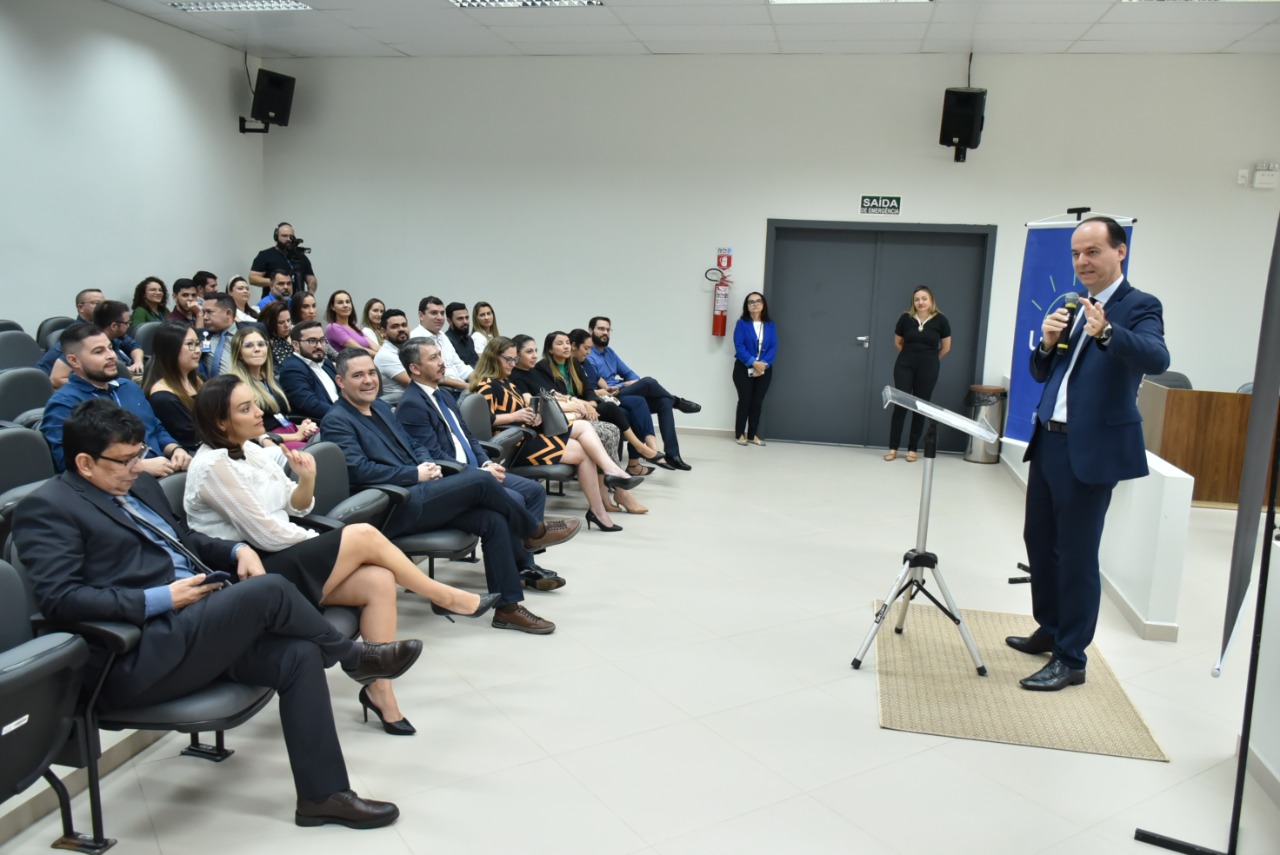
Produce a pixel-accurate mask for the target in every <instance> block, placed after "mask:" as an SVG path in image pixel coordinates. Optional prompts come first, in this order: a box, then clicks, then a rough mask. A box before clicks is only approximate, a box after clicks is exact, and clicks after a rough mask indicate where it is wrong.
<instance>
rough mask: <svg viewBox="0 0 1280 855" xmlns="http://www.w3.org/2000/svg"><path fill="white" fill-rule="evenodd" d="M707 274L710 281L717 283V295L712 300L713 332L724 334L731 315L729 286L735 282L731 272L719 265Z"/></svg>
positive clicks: (716, 334) (719, 334)
mask: <svg viewBox="0 0 1280 855" xmlns="http://www.w3.org/2000/svg"><path fill="white" fill-rule="evenodd" d="M706 275H707V279H708V280H709V281H711V282H714V283H716V287H715V296H714V297H712V300H711V334H712V335H715V336H723V335H724V331H725V324H726V323H727V321H726V319H727V318H728V316H729V286H730V285H732V284H733V282H731V281H730V279H729V274H728V273H726V272H725V271H723V270H721V269H720V268H718V267H712V268H711V269H710V270H708V271H707V274H706Z"/></svg>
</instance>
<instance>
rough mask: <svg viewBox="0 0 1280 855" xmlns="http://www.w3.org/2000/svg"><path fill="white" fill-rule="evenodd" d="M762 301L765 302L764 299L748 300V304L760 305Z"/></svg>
mask: <svg viewBox="0 0 1280 855" xmlns="http://www.w3.org/2000/svg"><path fill="white" fill-rule="evenodd" d="M762 303H764V300H748V301H747V305H748V306H759V305H761V304H762Z"/></svg>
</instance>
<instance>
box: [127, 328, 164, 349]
mask: <svg viewBox="0 0 1280 855" xmlns="http://www.w3.org/2000/svg"><path fill="white" fill-rule="evenodd" d="M161 326H162V322H161V321H148V322H147V323H145V324H138V326H137V327H135V328H134V330H133V332H131V333H130V335H132V336H133V339H134V341H136V342H137V343H138V347H140V348H142V352H143V354H144V355H146V356H150V355H151V342H152V341H153V340H154V339H155V337H156V330H158V329H160V327H161Z"/></svg>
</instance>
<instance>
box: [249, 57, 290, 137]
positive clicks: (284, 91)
mask: <svg viewBox="0 0 1280 855" xmlns="http://www.w3.org/2000/svg"><path fill="white" fill-rule="evenodd" d="M295 82H296V81H295V80H294V78H292V77H289V76H288V75H286V74H277V73H275V72H274V71H267V70H266V69H265V68H259V69H258V81H257V84H256V85H255V86H254V87H253V107H252V108H251V109H250V111H249V115H250V116H252V117H253V118H254V119H255V120H257V121H259V122H266V123H267V124H268V125H280V126H282V127H283V126H284V125H287V124H289V108H290V107H292V106H293V84H294V83H295Z"/></svg>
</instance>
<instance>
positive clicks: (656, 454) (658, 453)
mask: <svg viewBox="0 0 1280 855" xmlns="http://www.w3.org/2000/svg"><path fill="white" fill-rule="evenodd" d="M666 456H667V453H666V452H665V451H655V452H654V453H653V457H645V456H644V455H643V454H641V455H640V459H641V460H647V461H648V462H649V463H657V462H658V461H659V460H661V459H662V458H664V457H666Z"/></svg>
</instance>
